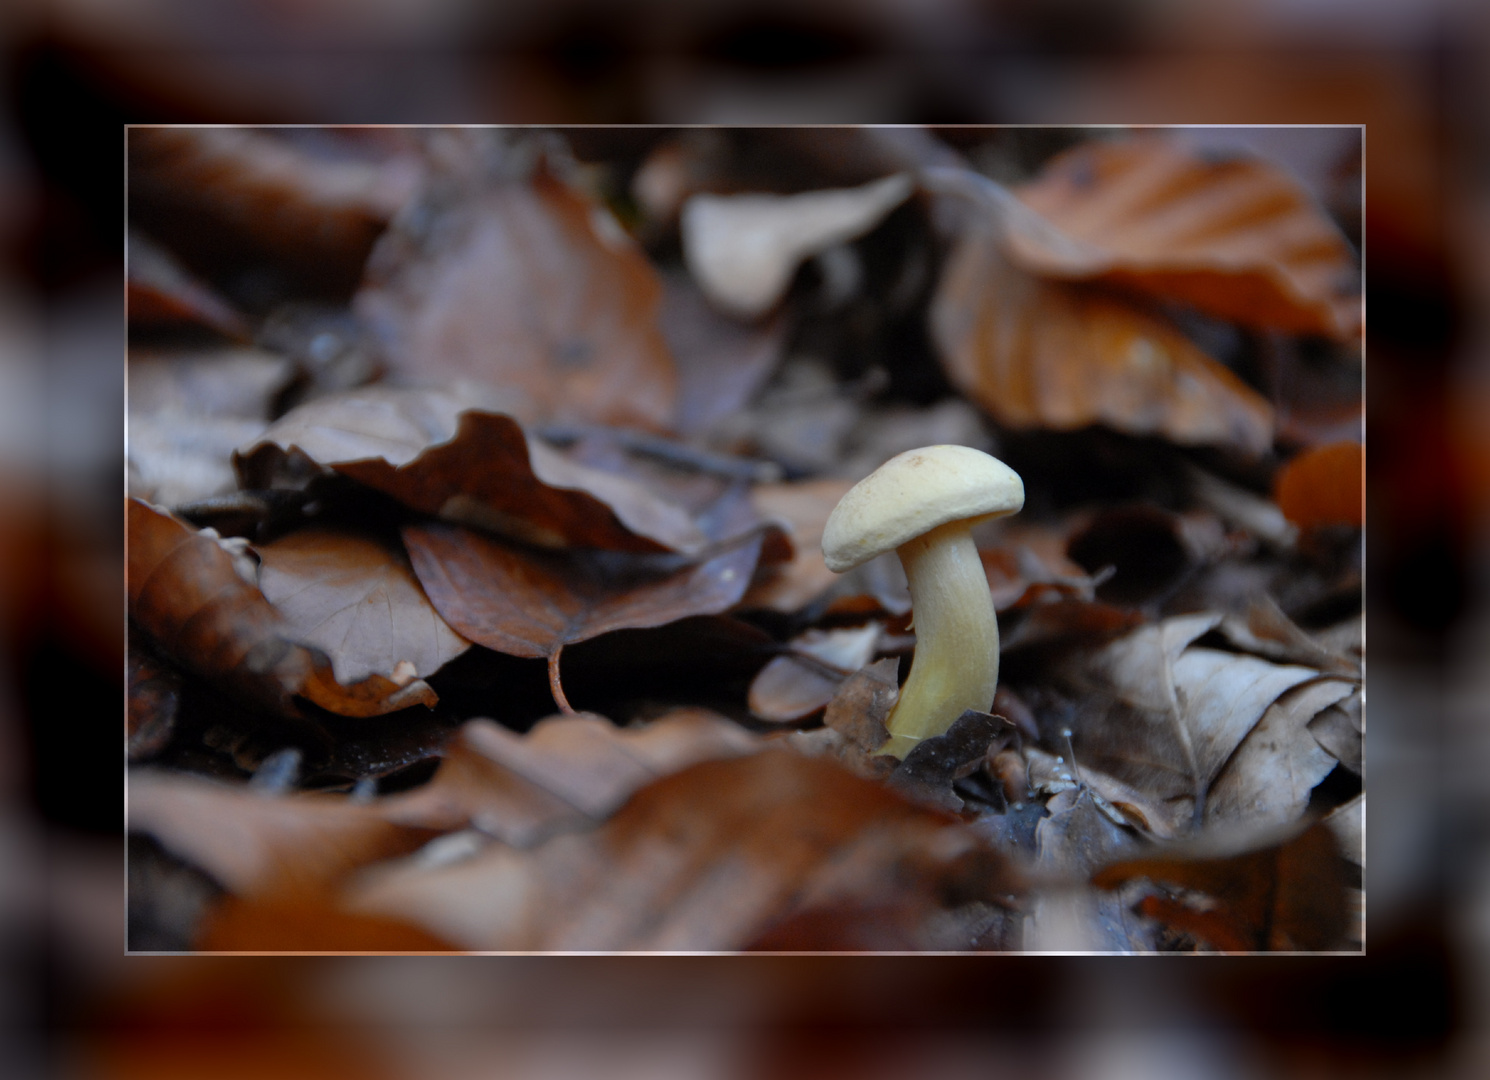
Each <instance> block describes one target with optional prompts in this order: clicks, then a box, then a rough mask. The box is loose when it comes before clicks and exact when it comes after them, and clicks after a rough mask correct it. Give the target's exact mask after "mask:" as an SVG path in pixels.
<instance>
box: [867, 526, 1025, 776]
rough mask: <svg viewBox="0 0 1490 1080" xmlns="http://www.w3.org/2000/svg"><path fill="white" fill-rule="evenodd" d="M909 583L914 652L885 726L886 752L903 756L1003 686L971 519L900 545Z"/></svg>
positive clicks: (988, 701) (984, 707) (983, 705)
mask: <svg viewBox="0 0 1490 1080" xmlns="http://www.w3.org/2000/svg"><path fill="white" fill-rule="evenodd" d="M896 553H897V554H898V555H899V556H900V562H901V564H902V565H903V566H904V567H905V576H906V579H907V581H908V582H909V583H910V590H911V615H912V619H913V620H914V626H915V630H916V652H915V657H914V659H913V660H912V662H911V673H910V675H909V677H908V678H907V679H906V681H905V685H904V686H903V687H901V690H900V698H899V700H898V701H897V702H896V704H895V709H894V711H893V712H891V714H890V719H889V722H888V723H887V724H886V727H887V729H888V730H889V732H890V740H889V741H888V742H887V743H885V745H884V746H882V747H881V748H880V753H882V754H893V755H895V756H896V757H904V756H905V755H906V754H908V753H909V752H910V751H911V750H912V749H914V747H915V746H916V744H917V743H918V742H920V741H921V740H922V739H926V738H930V737H931V736H933V735H940V734H942V733H943V732H944V731H946V730H947V729H948V728H949V727H951V726H952V724H953V723H954V722H955V721H956V720H957V718H958V717H959V716H961V715H962V714H963V712H964V711H965V710H967V709H977V710H978V711H980V712H987V711H988V708H989V706H991V705H992V704H993V693H994V690H995V689H996V688H997V687H998V672H999V631H998V620H997V618H996V617H995V616H994V612H993V597H992V596H990V595H989V592H988V578H987V576H986V575H985V574H984V573H983V563H982V561H981V560H980V559H979V558H978V549H977V548H976V547H975V546H974V544H973V537H972V528H971V523H970V522H967V521H954V522H951V523H949V524H947V525H943V526H941V527H939V528H936V529H933V530H932V531H930V532H928V533H926V534H925V535H923V536H918V537H917V538H916V539H914V540H910V541H908V542H906V543H904V544H902V545H901V546H900V547H899V548H897V549H896Z"/></svg>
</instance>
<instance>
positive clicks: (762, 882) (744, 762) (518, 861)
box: [346, 750, 1016, 951]
mask: <svg viewBox="0 0 1490 1080" xmlns="http://www.w3.org/2000/svg"><path fill="white" fill-rule="evenodd" d="M971 857H977V858H980V859H981V860H982V861H983V862H986V863H989V867H988V871H989V872H987V873H985V874H984V875H982V879H981V880H982V881H983V886H982V888H983V891H984V892H986V893H988V894H990V895H1002V894H1005V893H1008V892H1011V891H1013V889H1014V888H1015V887H1016V885H1015V881H1014V879H1015V875H1014V874H1013V873H1012V871H1010V870H1009V869H1008V868H1007V867H1006V866H1005V865H1004V864H1003V863H1002V862H1001V861H1000V860H998V857H997V856H996V855H994V854H993V853H992V852H989V851H987V850H986V849H985V848H983V847H982V845H981V844H980V843H979V842H978V841H977V840H976V839H975V838H974V836H973V835H972V833H971V832H969V831H967V830H965V829H962V828H960V827H959V826H957V825H956V824H955V823H953V822H951V821H949V819H947V818H946V817H945V816H943V815H942V814H941V813H939V812H937V811H934V810H930V809H927V808H923V807H919V806H916V805H914V804H911V803H908V802H905V801H904V800H902V799H900V798H899V797H898V796H896V795H895V794H893V793H892V792H890V791H889V790H887V789H886V788H885V787H884V786H883V785H880V784H878V783H874V782H872V781H868V780H863V779H860V778H859V777H856V776H854V775H853V774H852V773H849V772H847V771H845V770H843V769H841V768H839V767H838V766H836V765H833V764H831V763H829V762H826V761H822V760H814V759H810V758H805V757H802V756H800V755H798V754H793V753H789V752H785V751H775V750H766V751H763V752H761V753H758V754H749V755H746V756H744V757H736V758H732V759H727V760H713V761H705V762H702V763H700V764H697V765H693V766H691V767H689V768H686V769H683V770H682V771H680V772H676V773H673V774H671V775H668V776H665V777H663V778H661V779H659V780H656V781H653V782H652V783H650V784H648V785H646V786H645V787H643V788H641V789H640V790H638V791H637V792H636V794H635V795H633V796H632V798H631V799H630V800H629V801H628V802H627V803H626V804H625V805H624V806H622V808H621V809H620V810H619V811H618V812H617V813H616V814H615V815H614V816H613V817H612V818H610V820H608V821H607V822H606V823H605V824H604V825H602V826H600V827H599V828H597V829H595V830H593V831H589V832H584V833H574V834H564V835H560V836H557V837H554V838H553V839H551V840H549V841H547V842H546V843H544V844H542V845H540V846H539V847H537V848H534V849H531V850H528V851H518V850H516V849H513V848H510V847H507V846H506V845H503V844H492V845H490V846H488V847H487V848H484V849H483V850H481V851H480V852H478V853H477V854H475V855H473V856H472V857H470V858H468V859H465V860H462V861H460V862H456V863H454V864H453V865H448V866H443V867H437V868H433V869H430V868H424V867H420V866H419V865H418V864H417V862H415V861H408V862H405V863H404V864H401V865H394V866H390V867H380V868H377V869H376V870H373V871H370V872H369V873H367V874H365V875H363V876H362V877H361V879H360V881H359V883H358V884H357V885H356V886H355V887H353V888H351V889H350V890H349V891H348V893H347V900H346V903H347V906H348V907H350V908H351V909H352V910H354V911H358V912H362V913H368V914H379V915H384V916H391V917H395V918H400V919H408V920H412V921H414V922H416V923H418V924H419V925H421V926H423V927H425V928H427V929H429V930H430V931H432V932H434V933H435V934H436V935H438V936H439V937H442V938H445V939H447V940H450V941H452V942H455V943H457V944H459V945H461V946H464V947H466V948H475V949H491V950H499V951H506V950H523V951H526V950H543V951H572V950H585V951H590V950H605V951H628V950H647V951H657V950H660V951H668V950H687V951H699V950H703V951H717V950H724V951H731V950H738V949H743V948H746V947H748V946H749V945H751V943H752V942H754V941H755V940H757V939H758V938H761V937H762V936H763V935H764V934H765V933H766V932H767V931H768V930H769V929H771V928H772V927H773V926H775V925H779V924H781V923H783V922H785V921H788V920H790V919H792V918H793V917H794V916H797V915H800V914H802V913H803V912H806V911H811V910H814V909H819V908H824V907H836V906H839V905H841V904H844V903H845V902H854V903H856V905H857V906H865V907H880V906H883V905H890V906H895V905H899V904H906V905H911V906H912V907H913V909H914V910H915V911H916V912H918V913H920V914H921V915H922V916H923V918H924V917H925V916H929V915H932V914H933V913H941V912H943V911H944V910H945V908H944V905H943V897H944V896H945V895H946V894H947V891H948V890H947V889H946V885H947V884H948V883H949V882H950V881H951V880H954V879H965V875H963V874H960V872H961V871H962V870H963V868H964V867H965V866H966V864H967V860H968V859H969V858H971Z"/></svg>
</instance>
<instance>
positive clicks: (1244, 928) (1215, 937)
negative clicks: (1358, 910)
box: [1092, 822, 1350, 952]
mask: <svg viewBox="0 0 1490 1080" xmlns="http://www.w3.org/2000/svg"><path fill="white" fill-rule="evenodd" d="M1208 846H1209V847H1212V848H1214V847H1215V846H1217V845H1216V842H1215V841H1210V842H1209V845H1208ZM1140 877H1142V878H1148V879H1150V880H1151V881H1154V882H1158V883H1165V884H1170V885H1178V886H1181V887H1183V888H1185V889H1188V890H1193V891H1196V892H1199V893H1202V894H1204V899H1200V898H1196V899H1195V900H1190V899H1189V898H1183V897H1182V898H1180V899H1171V898H1170V897H1166V896H1154V895H1151V896H1148V897H1146V898H1145V899H1144V900H1143V901H1142V902H1141V903H1140V904H1139V907H1138V910H1139V911H1140V913H1142V914H1144V915H1147V916H1149V917H1150V918H1155V919H1159V920H1161V921H1163V922H1166V923H1168V924H1169V925H1171V926H1173V927H1175V928H1176V929H1179V930H1183V931H1186V932H1188V933H1191V934H1194V935H1195V936H1197V937H1200V938H1203V939H1204V940H1206V941H1208V942H1210V943H1211V944H1212V945H1214V946H1215V947H1216V948H1218V949H1223V950H1225V951H1227V952H1264V951H1266V952H1320V951H1325V950H1332V949H1340V948H1343V947H1344V945H1345V940H1346V936H1347V934H1348V933H1349V932H1350V926H1349V914H1348V910H1347V895H1346V879H1345V870H1344V860H1343V859H1342V858H1341V856H1340V851H1339V848H1338V846H1337V845H1336V843H1335V838H1334V836H1333V834H1332V833H1331V832H1330V829H1329V827H1328V826H1327V825H1325V824H1324V823H1323V822H1315V823H1314V824H1313V825H1311V826H1309V827H1308V828H1307V829H1305V830H1304V831H1303V832H1302V833H1299V834H1298V835H1296V836H1293V837H1292V838H1291V839H1287V840H1284V841H1282V842H1281V843H1280V842H1277V841H1273V842H1270V843H1267V844H1266V846H1261V847H1258V848H1256V849H1254V850H1250V851H1244V852H1242V853H1241V854H1230V853H1213V852H1211V851H1208V850H1207V848H1206V847H1205V846H1201V847H1192V846H1189V845H1186V846H1185V847H1183V848H1179V849H1176V850H1173V851H1166V852H1162V853H1160V854H1157V855H1152V856H1147V857H1144V858H1137V859H1128V860H1125V861H1123V862H1119V863H1115V864H1112V865H1110V866H1107V867H1105V868H1103V869H1102V870H1100V871H1098V872H1097V873H1096V874H1094V875H1093V876H1092V883H1093V884H1094V885H1097V886H1098V887H1099V888H1104V889H1111V888H1116V887H1118V886H1120V885H1122V884H1123V883H1125V882H1127V881H1131V880H1133V879H1134V878H1140Z"/></svg>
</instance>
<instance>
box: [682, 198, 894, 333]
mask: <svg viewBox="0 0 1490 1080" xmlns="http://www.w3.org/2000/svg"><path fill="white" fill-rule="evenodd" d="M911 190H912V184H911V178H910V177H909V176H908V175H906V174H904V173H897V174H896V175H894V176H887V177H884V178H883V179H881V180H875V181H872V182H871V183H868V184H865V185H863V186H862V187H857V188H843V189H833V190H828V191H807V192H803V193H801V194H798V195H768V194H750V195H710V194H700V195H694V196H693V197H692V198H690V199H689V200H688V201H687V202H686V203H685V204H684V205H683V215H682V221H681V226H682V233H683V257H684V259H685V260H686V261H687V263H688V268H689V270H691V271H692V272H693V276H694V278H695V279H696V280H697V281H698V283H699V286H700V287H701V288H702V289H703V290H704V293H705V295H707V296H708V297H709V299H710V300H711V301H713V302H714V303H715V304H717V305H718V306H719V307H720V308H721V309H722V310H724V311H727V312H730V313H731V314H734V315H739V316H741V317H744V318H756V317H758V316H761V315H764V314H765V313H766V312H768V311H770V310H771V308H773V307H775V306H776V304H777V303H778V302H779V301H780V300H781V298H782V297H783V296H785V295H786V290H787V287H788V286H789V285H790V284H791V280H792V274H793V273H795V272H796V269H797V267H798V266H799V265H800V264H801V262H802V260H803V259H805V258H807V257H808V256H810V255H814V254H816V253H817V252H819V251H823V250H824V249H826V248H828V247H831V246H832V245H834V244H840V243H843V242H844V241H846V240H852V239H854V238H855V237H858V236H862V235H863V234H864V233H866V232H868V231H869V230H870V229H872V228H874V226H876V225H878V224H879V223H880V222H881V221H882V220H884V217H885V215H886V214H888V213H889V212H890V211H891V210H893V209H895V207H897V206H899V205H900V204H901V203H903V202H904V201H905V200H906V199H907V198H908V197H909V196H910V193H911Z"/></svg>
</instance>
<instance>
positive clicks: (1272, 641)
mask: <svg viewBox="0 0 1490 1080" xmlns="http://www.w3.org/2000/svg"><path fill="white" fill-rule="evenodd" d="M1217 629H1219V630H1220V631H1221V633H1223V634H1225V635H1226V639H1227V640H1228V641H1230V642H1231V643H1232V644H1233V645H1235V646H1237V647H1238V648H1241V649H1245V650H1247V651H1248V652H1251V653H1256V654H1257V655H1259V656H1265V657H1267V658H1268V659H1270V660H1292V661H1294V662H1295V663H1300V664H1308V665H1310V666H1311V667H1317V668H1319V669H1320V670H1321V671H1327V672H1329V673H1330V674H1332V675H1351V676H1357V677H1358V676H1359V675H1360V671H1361V665H1360V661H1359V660H1358V659H1356V658H1353V657H1351V656H1348V655H1346V654H1344V653H1342V652H1337V651H1335V650H1333V649H1331V648H1328V647H1327V646H1325V645H1323V644H1321V643H1320V642H1318V641H1316V640H1315V639H1314V638H1312V637H1310V636H1309V635H1308V634H1307V633H1305V632H1304V631H1303V630H1302V629H1301V628H1300V627H1299V626H1298V624H1297V623H1295V622H1294V621H1293V620H1292V619H1290V618H1289V617H1288V616H1287V615H1286V614H1285V613H1284V611H1283V609H1282V608H1280V607H1279V606H1278V602H1277V601H1276V600H1274V599H1273V598H1272V597H1271V596H1269V595H1267V594H1266V593H1263V594H1261V595H1257V596H1252V597H1249V598H1248V600H1247V606H1246V608H1245V609H1244V610H1242V611H1240V612H1230V613H1228V614H1227V616H1226V618H1224V619H1222V620H1221V625H1220V626H1219V627H1218V628H1217Z"/></svg>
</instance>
